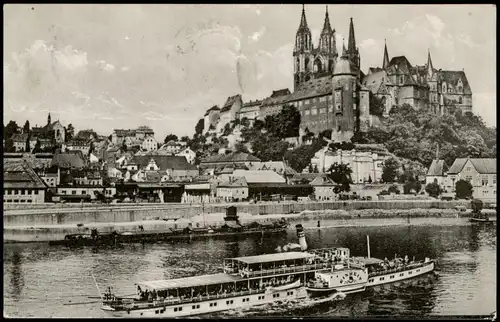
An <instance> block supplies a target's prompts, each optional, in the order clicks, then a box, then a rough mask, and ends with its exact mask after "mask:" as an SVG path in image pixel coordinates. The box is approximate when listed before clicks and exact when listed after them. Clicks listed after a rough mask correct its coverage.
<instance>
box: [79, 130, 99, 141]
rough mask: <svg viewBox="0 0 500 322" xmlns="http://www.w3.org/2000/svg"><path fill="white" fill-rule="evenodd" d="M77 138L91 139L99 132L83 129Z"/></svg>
mask: <svg viewBox="0 0 500 322" xmlns="http://www.w3.org/2000/svg"><path fill="white" fill-rule="evenodd" d="M75 138H79V139H85V140H90V139H92V138H97V133H95V132H94V130H81V131H79V132H78V133H77V134H76V136H75Z"/></svg>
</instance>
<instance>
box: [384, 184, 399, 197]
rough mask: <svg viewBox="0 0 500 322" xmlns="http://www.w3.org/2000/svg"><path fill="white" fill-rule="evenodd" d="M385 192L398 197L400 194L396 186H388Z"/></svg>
mask: <svg viewBox="0 0 500 322" xmlns="http://www.w3.org/2000/svg"><path fill="white" fill-rule="evenodd" d="M387 191H388V193H389V194H391V193H395V194H397V195H399V194H400V193H401V191H400V190H399V188H398V186H396V185H392V186H390V187H389V189H388V190H387Z"/></svg>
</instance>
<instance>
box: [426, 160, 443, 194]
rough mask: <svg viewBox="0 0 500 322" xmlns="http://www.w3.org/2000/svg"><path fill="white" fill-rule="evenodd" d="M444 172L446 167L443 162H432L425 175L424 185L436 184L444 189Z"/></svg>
mask: <svg viewBox="0 0 500 322" xmlns="http://www.w3.org/2000/svg"><path fill="white" fill-rule="evenodd" d="M446 170H448V166H447V165H446V163H445V162H444V160H432V163H431V166H430V167H429V170H428V171H427V173H426V175H425V184H426V185H427V184H429V183H433V182H435V183H437V184H438V185H439V186H440V187H444V185H445V181H446Z"/></svg>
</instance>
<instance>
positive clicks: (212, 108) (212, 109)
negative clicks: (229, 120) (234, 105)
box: [205, 105, 220, 116]
mask: <svg viewBox="0 0 500 322" xmlns="http://www.w3.org/2000/svg"><path fill="white" fill-rule="evenodd" d="M211 111H220V108H219V107H218V106H217V105H214V106H212V107H211V108H209V109H208V110H207V111H206V112H205V116H207V115H208V114H210V112H211Z"/></svg>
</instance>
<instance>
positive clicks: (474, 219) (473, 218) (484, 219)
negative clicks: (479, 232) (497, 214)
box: [469, 217, 492, 223]
mask: <svg viewBox="0 0 500 322" xmlns="http://www.w3.org/2000/svg"><path fill="white" fill-rule="evenodd" d="M469 221H470V222H477V223H491V222H492V221H491V220H490V218H488V217H486V218H479V217H472V218H470V219H469Z"/></svg>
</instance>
